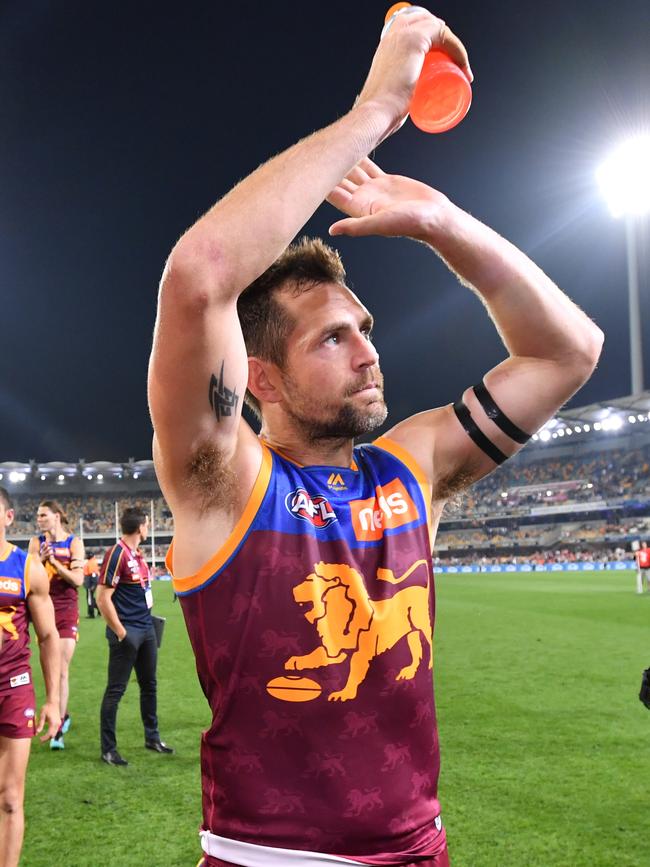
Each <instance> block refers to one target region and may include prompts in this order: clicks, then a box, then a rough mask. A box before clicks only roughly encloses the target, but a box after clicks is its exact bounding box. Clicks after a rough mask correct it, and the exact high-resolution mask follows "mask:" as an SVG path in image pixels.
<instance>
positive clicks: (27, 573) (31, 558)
mask: <svg viewBox="0 0 650 867" xmlns="http://www.w3.org/2000/svg"><path fill="white" fill-rule="evenodd" d="M33 559H34V555H33V554H28V555H27V559H26V560H25V576H24V577H25V598H27V594H28V593H29V567H30V566H31V563H32V560H33Z"/></svg>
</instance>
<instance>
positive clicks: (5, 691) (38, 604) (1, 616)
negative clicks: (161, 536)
mask: <svg viewBox="0 0 650 867" xmlns="http://www.w3.org/2000/svg"><path fill="white" fill-rule="evenodd" d="M13 517H14V509H13V504H12V501H11V498H10V496H9V494H8V492H7V491H6V490H5V489H4V488H2V487H0V867H16V865H17V864H18V860H19V858H20V850H21V849H22V844H23V835H24V828H25V817H24V809H23V803H24V796H25V776H26V773H27V762H28V759H29V752H30V748H31V743H32V738H33V737H34V735H35V734H40V732H42V731H43V730H44V729H45V734H44V735H43V737H42V738H41V740H42V741H46V740H48V739H49V738H52V737H53V736H54V735H55V734H56V732H57V731H58V728H59V725H60V723H61V715H60V710H59V686H60V677H59V665H60V658H61V653H60V648H59V636H58V634H57V631H56V626H55V622H54V607H53V605H52V599H51V597H50V593H49V582H48V578H47V574H46V572H45V569H44V568H43V566H42V564H41V562H40V559H39V558H38V557H34V556H32V555H28V554H25V552H24V551H21V550H20V548H17V547H16V546H15V545H12V544H10V543H9V542H7V539H6V532H7V527H9V526H10V524H11V522H12V521H13ZM30 622H31V623H33V624H34V630H35V632H36V637H37V639H38V651H39V655H40V660H41V668H42V670H43V681H44V683H45V703H44V704H43V707H42V709H41V712H40V714H38V718H37V715H36V697H35V694H34V685H33V682H32V671H31V666H30V656H31V650H30V647H29V623H30Z"/></svg>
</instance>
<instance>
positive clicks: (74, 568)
mask: <svg viewBox="0 0 650 867" xmlns="http://www.w3.org/2000/svg"><path fill="white" fill-rule="evenodd" d="M84 558H85V552H84V543H83V542H82V541H81V539H79V538H78V537H77V536H75V537H74V539H73V540H72V542H71V543H70V568H69V569H68V568H67V567H66V566H64V565H63V563H60V562H59V561H58V560H57V559H56V557H50V563H51V564H52V565H53V566H54V568H55V569H56V571H57V573H58V575H59V578H63V580H64V581H67V582H68V584H72V586H73V587H81V586H82V585H83V583H84Z"/></svg>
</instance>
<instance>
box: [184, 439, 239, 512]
mask: <svg viewBox="0 0 650 867" xmlns="http://www.w3.org/2000/svg"><path fill="white" fill-rule="evenodd" d="M235 485H236V476H235V474H234V472H233V471H232V470H231V469H230V467H229V466H228V464H227V462H226V459H225V456H224V453H223V451H222V450H221V449H220V448H219V447H218V446H217V445H215V443H213V442H209V441H207V442H204V443H201V445H199V446H197V448H196V449H195V450H194V453H193V454H192V456H191V458H190V459H189V461H188V463H187V472H186V473H185V486H186V489H187V491H188V492H189V493H190V495H191V496H192V497H193V498H195V499H196V500H197V501H198V503H199V509H200V511H201V512H207V511H208V510H209V509H211V508H227V507H229V506H231V505H232V503H233V498H234V494H235V490H236V488H235Z"/></svg>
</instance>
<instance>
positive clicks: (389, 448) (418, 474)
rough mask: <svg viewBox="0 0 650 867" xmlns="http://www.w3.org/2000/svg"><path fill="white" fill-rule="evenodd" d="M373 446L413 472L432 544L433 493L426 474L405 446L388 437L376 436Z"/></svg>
mask: <svg viewBox="0 0 650 867" xmlns="http://www.w3.org/2000/svg"><path fill="white" fill-rule="evenodd" d="M372 445H373V446H377V448H378V449H383V450H384V451H385V452H389V454H391V455H393V457H396V458H397V460H398V461H401V462H402V463H403V464H404V465H405V466H406V467H408V469H409V470H410V471H411V472H412V473H413V475H414V476H415V479H416V481H417V483H418V484H419V486H420V489H421V491H422V496H423V498H424V505H425V506H426V510H427V527H428V528H429V541H430V542H431V545H432V546H433V534H432V532H431V497H432V495H433V491H432V489H431V485H430V483H429V480H428V479H427V477H426V475H425V474H424V470H423V469H422V467H421V466H420V464H419V463H418V462H417V461H416V460H415V458H414V457H413V455H412V454H411V453H410V452H407V451H406V449H405V448H403V447H402V446H400V445H398V444H397V443H396V442H393V440H391V439H388V437H378V439H376V440H375V441H374V442H373V443H372Z"/></svg>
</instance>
